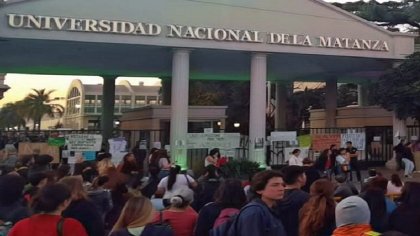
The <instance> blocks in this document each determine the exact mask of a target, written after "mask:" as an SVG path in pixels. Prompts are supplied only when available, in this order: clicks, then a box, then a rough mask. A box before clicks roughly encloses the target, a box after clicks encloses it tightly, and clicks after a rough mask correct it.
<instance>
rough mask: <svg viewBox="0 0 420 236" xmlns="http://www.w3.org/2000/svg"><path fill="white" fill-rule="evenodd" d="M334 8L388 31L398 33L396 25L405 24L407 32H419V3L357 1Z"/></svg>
mask: <svg viewBox="0 0 420 236" xmlns="http://www.w3.org/2000/svg"><path fill="white" fill-rule="evenodd" d="M333 4H334V5H335V6H337V7H340V8H342V9H343V10H346V11H349V12H351V13H353V14H355V15H357V16H359V17H362V18H364V19H366V20H368V21H372V22H375V23H376V24H377V25H379V26H384V27H385V28H387V29H388V30H390V31H399V29H398V28H397V27H396V26H397V25H402V24H406V27H407V29H408V30H409V31H417V32H418V31H419V30H420V23H419V22H420V1H418V0H404V1H401V2H395V1H388V2H383V3H378V2H376V1H369V2H364V1H358V2H353V3H333Z"/></svg>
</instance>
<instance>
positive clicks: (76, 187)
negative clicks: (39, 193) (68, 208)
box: [59, 176, 88, 200]
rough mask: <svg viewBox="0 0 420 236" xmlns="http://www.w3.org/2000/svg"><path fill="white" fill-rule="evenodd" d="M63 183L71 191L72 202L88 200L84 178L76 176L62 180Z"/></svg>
mask: <svg viewBox="0 0 420 236" xmlns="http://www.w3.org/2000/svg"><path fill="white" fill-rule="evenodd" d="M59 183H62V184H64V185H66V186H67V187H69V189H70V190H71V197H72V200H80V199H88V196H87V193H86V190H85V189H84V188H83V181H82V178H80V177H76V176H67V177H64V178H62V179H60V181H59Z"/></svg>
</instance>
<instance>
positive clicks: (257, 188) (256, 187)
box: [229, 170, 287, 236]
mask: <svg viewBox="0 0 420 236" xmlns="http://www.w3.org/2000/svg"><path fill="white" fill-rule="evenodd" d="M251 191H252V193H253V194H254V196H255V198H254V199H253V200H252V201H251V202H250V203H248V204H247V205H245V206H244V207H243V208H242V209H241V211H240V213H239V215H238V217H237V219H236V221H235V222H234V223H233V225H232V226H231V227H230V228H229V230H230V231H232V230H233V231H235V232H234V233H235V234H234V235H241V236H286V235H287V234H286V232H285V230H284V226H283V224H282V222H281V220H280V219H279V218H278V217H276V215H275V213H274V211H273V209H274V208H275V206H276V204H277V201H279V200H280V199H282V198H283V194H284V183H283V178H282V175H281V174H280V173H279V172H276V171H272V170H266V171H262V172H259V173H257V174H255V176H254V177H253V178H252V182H251Z"/></svg>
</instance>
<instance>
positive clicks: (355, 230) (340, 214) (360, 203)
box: [332, 196, 379, 236]
mask: <svg viewBox="0 0 420 236" xmlns="http://www.w3.org/2000/svg"><path fill="white" fill-rule="evenodd" d="M335 222H336V226H337V228H336V229H335V230H334V232H333V234H332V236H368V235H379V234H375V232H373V231H372V227H371V226H370V224H369V222H370V210H369V206H368V204H367V202H366V201H365V200H363V199H362V198H360V197H358V196H351V197H347V198H345V199H344V200H342V201H341V202H340V203H338V204H337V206H336V208H335Z"/></svg>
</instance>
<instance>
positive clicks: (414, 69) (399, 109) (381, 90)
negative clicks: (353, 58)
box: [374, 52, 420, 121]
mask: <svg viewBox="0 0 420 236" xmlns="http://www.w3.org/2000/svg"><path fill="white" fill-rule="evenodd" d="M374 91H376V92H375V98H376V100H377V102H378V103H379V104H380V105H381V106H382V107H384V108H385V109H387V110H390V111H395V112H396V115H397V117H398V118H399V119H406V118H409V117H411V118H415V119H416V120H418V121H420V52H417V53H414V54H413V55H411V56H409V57H408V59H407V60H405V61H404V62H403V63H402V64H401V65H400V66H399V67H397V68H395V69H393V70H392V71H390V72H388V73H386V74H385V75H383V76H382V77H381V78H380V79H379V81H378V83H377V88H376V90H374Z"/></svg>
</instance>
